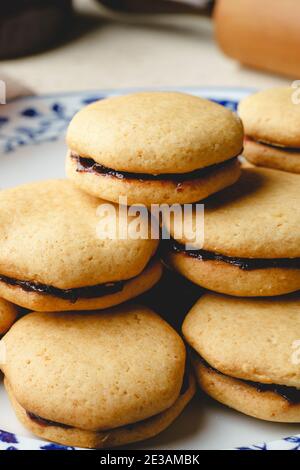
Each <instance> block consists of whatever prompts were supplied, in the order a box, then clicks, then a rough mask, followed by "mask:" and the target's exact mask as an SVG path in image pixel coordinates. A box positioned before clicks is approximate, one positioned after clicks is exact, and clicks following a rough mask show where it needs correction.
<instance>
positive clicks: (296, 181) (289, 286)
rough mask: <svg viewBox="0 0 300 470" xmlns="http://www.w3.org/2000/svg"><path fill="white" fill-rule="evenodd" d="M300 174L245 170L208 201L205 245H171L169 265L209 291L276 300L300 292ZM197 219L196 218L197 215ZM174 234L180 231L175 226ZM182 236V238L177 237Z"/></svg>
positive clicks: (186, 241) (172, 231)
mask: <svg viewBox="0 0 300 470" xmlns="http://www.w3.org/2000/svg"><path fill="white" fill-rule="evenodd" d="M299 186H300V175H295V174H291V173H284V172H281V171H275V170H270V169H263V168H254V167H252V168H246V167H245V168H243V170H242V176H241V178H240V180H239V181H238V182H237V183H236V184H235V185H234V186H232V187H231V188H230V190H224V191H222V192H221V193H219V194H217V195H216V196H214V197H210V198H208V199H207V200H206V201H205V209H204V244H203V246H199V244H198V246H199V249H198V246H197V243H195V244H194V246H193V248H194V250H186V244H187V243H189V240H188V239H187V238H186V236H185V235H184V234H183V236H182V237H181V238H180V239H178V240H177V241H174V242H172V243H171V247H170V250H169V253H168V254H167V257H166V260H167V263H168V264H170V265H171V266H173V268H175V269H176V270H178V271H179V272H180V273H181V274H182V275H184V276H186V277H187V278H188V279H190V280H191V281H193V282H194V283H196V284H198V285H200V286H202V287H205V288H206V289H209V290H212V291H216V292H220V293H223V294H229V295H235V296H241V297H256V296H274V295H281V294H287V293H290V292H295V291H297V290H299V289H300V192H299ZM193 217H194V218H195V216H193ZM170 231H171V234H173V236H175V235H174V227H172V226H171V230H170ZM175 234H176V233H175Z"/></svg>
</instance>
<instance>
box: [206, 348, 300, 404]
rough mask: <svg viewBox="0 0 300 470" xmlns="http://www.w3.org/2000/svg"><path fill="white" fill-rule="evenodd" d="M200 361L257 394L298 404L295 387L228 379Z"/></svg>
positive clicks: (299, 392) (297, 391)
mask: <svg viewBox="0 0 300 470" xmlns="http://www.w3.org/2000/svg"><path fill="white" fill-rule="evenodd" d="M198 357H199V358H200V361H201V362H202V363H203V365H204V366H205V367H207V368H208V369H210V370H212V371H213V372H216V373H217V374H219V375H223V376H224V377H229V378H232V379H234V380H238V381H240V382H242V383H245V384H247V385H249V386H250V387H253V388H255V389H256V390H257V391H258V392H261V393H264V392H273V393H276V395H279V396H281V397H282V398H284V399H285V400H286V401H288V402H289V403H290V404H291V405H297V404H298V403H300V390H298V389H297V388H295V387H287V386H286V385H277V384H262V383H261V382H252V381H251V380H244V379H236V378H235V377H230V376H229V375H225V374H223V373H222V372H220V371H219V370H217V369H215V368H214V367H212V366H211V365H210V364H208V363H207V362H206V361H205V360H204V359H203V358H202V357H200V356H198Z"/></svg>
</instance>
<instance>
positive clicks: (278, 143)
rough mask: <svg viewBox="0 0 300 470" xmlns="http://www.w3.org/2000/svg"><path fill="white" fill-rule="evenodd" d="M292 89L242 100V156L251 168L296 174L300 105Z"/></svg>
mask: <svg viewBox="0 0 300 470" xmlns="http://www.w3.org/2000/svg"><path fill="white" fill-rule="evenodd" d="M298 95H299V92H297V91H296V90H295V89H294V88H292V87H290V88H274V89H270V90H265V91H262V92H259V93H256V94H254V95H251V96H249V97H247V98H246V99H244V100H243V101H242V102H241V103H240V106H239V114H240V116H241V118H242V120H243V124H244V127H245V133H246V138H245V143H244V156H245V157H246V158H247V159H248V160H249V161H250V162H251V163H253V164H254V165H257V166H264V167H268V168H274V169H277V170H282V171H287V172H291V173H300V133H299V126H300V104H299V102H298Z"/></svg>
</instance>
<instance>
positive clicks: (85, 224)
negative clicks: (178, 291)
mask: <svg viewBox="0 0 300 470" xmlns="http://www.w3.org/2000/svg"><path fill="white" fill-rule="evenodd" d="M67 141H68V146H69V152H68V156H67V174H68V177H69V179H68V180H50V181H43V182H38V183H34V184H27V185H24V186H21V187H17V188H14V189H9V190H5V191H2V192H1V193H0V217H1V233H0V242H1V244H0V246H1V249H0V296H1V297H3V299H5V301H3V309H4V310H5V311H6V312H7V314H6V315H7V318H8V317H9V319H7V322H6V325H5V326H4V327H3V331H2V332H4V331H5V330H6V329H7V328H9V326H10V325H11V323H12V322H13V321H14V318H15V317H14V315H15V307H14V306H13V305H11V304H9V303H8V302H12V303H13V304H16V305H18V306H20V307H22V308H23V309H26V310H27V311H29V312H31V313H27V314H26V315H24V316H23V317H22V318H21V319H20V320H18V321H17V322H16V323H15V324H14V325H13V326H12V328H11V329H10V330H9V331H8V333H6V335H5V337H4V340H3V343H4V345H5V348H6V360H5V363H4V364H3V365H2V371H3V373H4V376H5V386H6V389H7V392H8V394H9V396H10V398H11V402H12V404H13V407H14V409H15V411H16V414H17V416H18V417H19V419H20V421H21V422H22V423H23V424H24V425H25V426H26V427H27V428H28V429H30V430H31V431H32V432H33V433H34V434H36V435H37V436H40V437H44V438H46V439H49V440H53V441H55V442H58V443H62V444H66V445H71V446H81V447H97V448H103V447H112V446H117V445H121V444H126V443H129V442H135V441H139V440H142V439H146V438H149V437H151V436H154V435H156V434H158V433H159V432H161V431H162V430H163V429H165V428H166V427H167V426H168V425H169V424H170V423H171V422H172V421H173V420H174V419H175V418H176V417H177V416H178V415H179V414H180V413H181V411H182V410H183V409H184V407H185V406H186V405H187V403H188V402H189V401H190V400H191V398H192V396H193V395H194V392H195V383H194V379H193V375H192V374H191V372H189V368H188V360H187V357H186V350H185V345H184V343H183V341H182V339H181V338H180V336H179V335H178V334H177V333H176V331H174V329H172V328H171V326H169V325H168V324H167V323H166V321H165V320H163V319H162V318H161V317H159V316H158V315H157V314H156V313H154V312H153V311H152V310H150V309H149V308H147V307H145V306H140V305H133V304H125V305H122V306H118V305H120V304H123V303H124V302H126V301H129V300H131V299H134V298H136V297H137V296H139V295H140V294H142V293H144V292H146V291H148V290H149V289H151V288H152V287H153V286H154V285H155V284H156V283H158V281H159V280H160V278H161V275H162V264H161V261H160V260H159V257H158V245H159V240H157V239H152V238H151V234H150V233H147V234H146V235H147V236H143V237H130V236H124V233H125V234H128V229H129V227H130V226H131V224H132V222H134V220H135V215H132V213H130V207H129V208H128V210H127V209H126V208H125V209H126V210H125V215H126V216H124V206H123V205H122V206H121V205H119V203H120V202H121V203H122V204H128V205H131V204H139V205H140V204H144V205H145V206H146V207H150V206H151V204H152V203H159V204H161V203H167V204H173V203H179V204H183V203H193V202H196V201H199V200H202V199H204V198H207V197H208V196H211V195H212V194H214V193H216V192H218V191H220V190H222V189H224V188H227V187H229V186H231V185H233V184H234V183H236V182H237V180H238V179H239V177H240V173H241V170H240V163H239V161H238V158H237V157H238V155H239V154H240V153H241V151H242V146H243V127H242V124H241V121H240V119H239V118H237V117H236V116H235V115H234V114H233V113H232V112H231V111H229V110H227V109H225V108H223V107H221V106H219V105H217V104H215V103H212V102H209V101H206V100H203V99H201V98H197V97H193V96H189V95H184V94H181V93H138V94H135V95H129V96H126V97H115V98H111V99H108V100H105V101H100V102H96V103H94V104H92V105H89V106H88V107H86V108H85V109H83V110H81V111H80V112H79V113H78V114H77V115H76V116H75V117H74V119H73V120H72V122H71V124H70V127H69V130H68V135H67ZM120 197H121V198H122V200H120ZM108 203H109V204H108ZM108 205H109V209H110V210H111V211H109V214H108V217H106V224H107V225H108V226H109V227H117V230H116V231H115V232H114V235H115V236H109V237H106V238H103V237H100V236H99V230H98V229H97V227H98V224H99V214H100V213H102V209H103V208H104V209H107V207H108ZM144 235H145V234H144Z"/></svg>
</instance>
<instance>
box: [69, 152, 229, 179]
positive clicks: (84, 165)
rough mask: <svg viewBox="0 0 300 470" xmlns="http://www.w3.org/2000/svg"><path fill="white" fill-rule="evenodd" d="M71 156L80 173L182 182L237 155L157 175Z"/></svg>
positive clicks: (202, 174)
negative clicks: (213, 162) (212, 162)
mask: <svg viewBox="0 0 300 470" xmlns="http://www.w3.org/2000/svg"><path fill="white" fill-rule="evenodd" d="M71 158H73V159H74V160H75V161H76V162H77V170H76V171H78V172H81V173H96V174H98V175H104V176H112V177H115V178H118V179H122V180H124V179H126V180H128V179H130V180H139V181H174V182H175V183H183V182H184V181H189V180H195V179H198V178H202V177H203V176H206V175H207V174H209V173H211V171H213V170H214V169H217V168H218V169H221V168H224V167H226V166H227V165H228V164H229V163H230V162H232V161H234V160H236V158H237V157H234V158H232V159H230V160H226V162H222V163H218V164H216V165H211V166H208V167H205V168H201V169H200V170H195V171H192V172H190V173H180V174H179V173H178V174H177V173H161V174H159V175H151V174H148V173H130V172H126V171H117V170H113V169H112V168H107V167H106V166H103V165H101V164H100V163H96V162H95V161H94V160H93V159H91V158H84V157H80V156H79V155H76V154H74V153H72V154H71Z"/></svg>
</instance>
